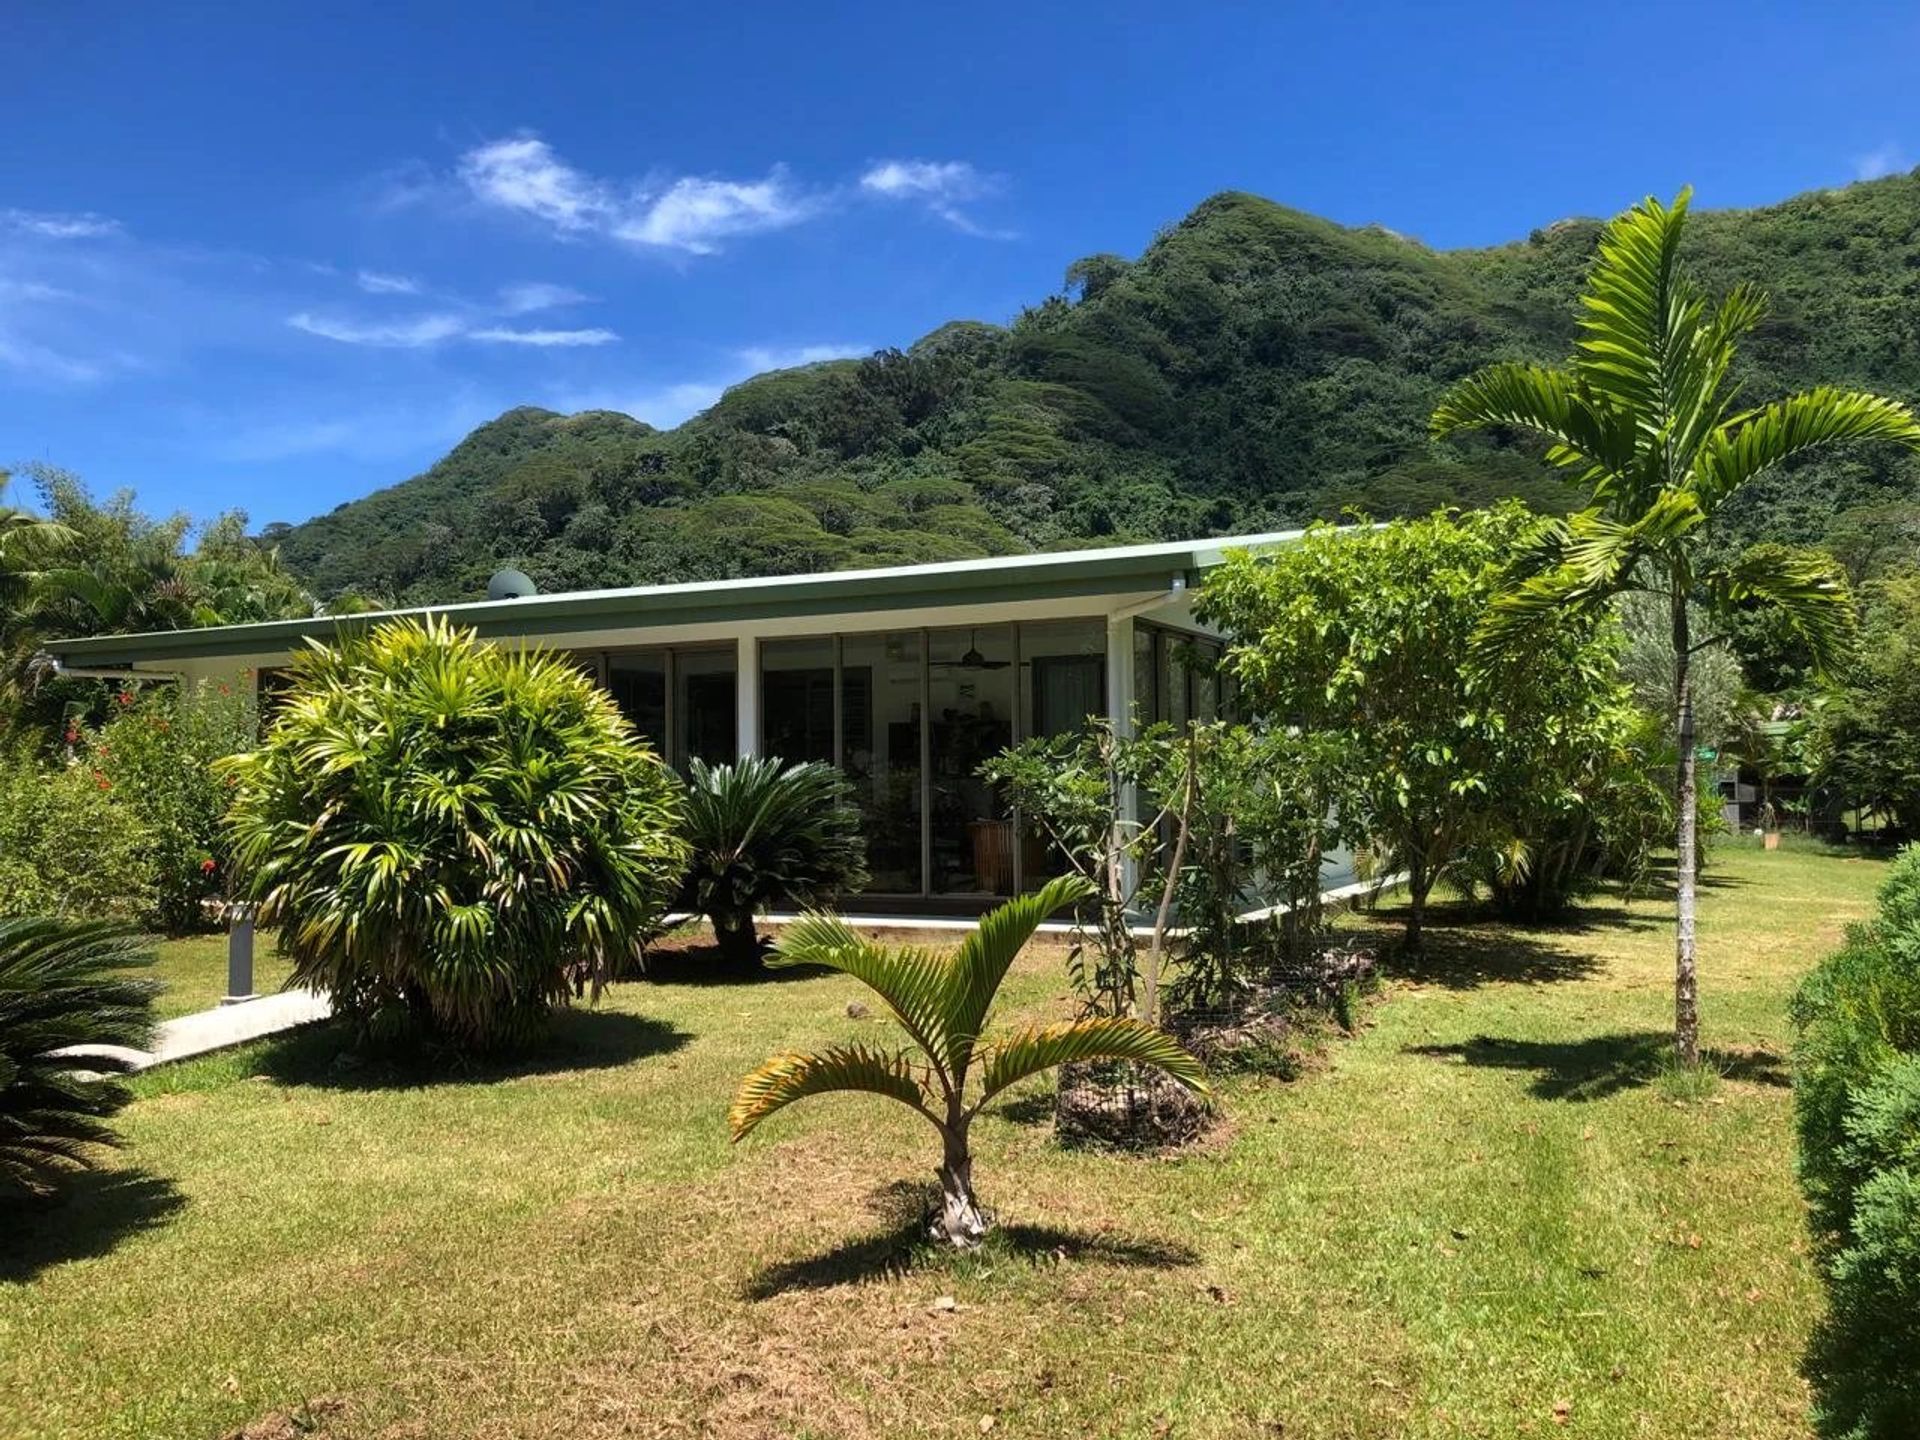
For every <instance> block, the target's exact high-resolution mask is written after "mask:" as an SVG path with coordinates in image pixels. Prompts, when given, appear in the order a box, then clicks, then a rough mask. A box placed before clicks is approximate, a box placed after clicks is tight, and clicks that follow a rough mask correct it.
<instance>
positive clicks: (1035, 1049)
mask: <svg viewBox="0 0 1920 1440" xmlns="http://www.w3.org/2000/svg"><path fill="white" fill-rule="evenodd" d="M1093 893H1094V892H1093V887H1092V886H1091V885H1089V884H1088V883H1087V882H1086V881H1085V880H1083V879H1081V878H1080V877H1079V876H1077V875H1069V876H1062V877H1061V878H1059V879H1057V880H1052V881H1049V882H1048V883H1047V884H1046V885H1044V886H1042V887H1041V888H1040V889H1039V890H1036V891H1034V892H1032V893H1031V894H1027V895H1021V896H1019V897H1017V898H1016V899H1013V900H1009V901H1008V902H1007V903H1006V904H1004V905H1001V906H1000V907H999V908H997V909H995V910H993V911H991V912H989V913H988V914H987V915H986V916H985V917H984V918H983V919H982V920H981V921H980V925H979V927H978V928H977V929H976V930H974V931H973V932H972V933H971V934H970V935H968V936H967V938H966V940H965V941H963V942H962V943H961V945H960V947H959V948H958V949H957V950H955V951H954V953H953V954H952V955H947V956H942V955H936V954H933V953H930V952H928V951H925V950H920V949H915V948H912V947H903V948H897V949H896V948H889V947H886V946H882V945H876V944H874V943H872V942H870V941H867V940H863V939H862V938H861V937H860V936H859V935H856V934H855V933H854V932H853V931H852V930H851V929H849V928H848V927H847V926H846V924H845V923H844V922H842V921H841V920H839V919H838V918H836V917H835V916H831V915H808V916H805V917H804V918H802V919H801V920H800V921H799V922H798V923H796V924H795V925H793V926H792V927H791V928H790V929H789V930H788V931H787V932H786V934H784V935H783V936H781V938H780V941H779V944H778V945H777V946H776V947H775V951H774V958H773V960H772V962H771V963H773V964H775V965H822V966H826V967H828V968H829V969H833V970H840V971H843V972H845V973H846V974H848V975H851V976H853V978H854V979H856V980H858V981H860V982H861V983H862V984H863V985H866V986H867V987H868V988H869V989H871V990H873V991H874V992H875V993H876V994H877V995H879V997H880V998H881V999H882V1000H883V1001H885V1002H886V1005H887V1008H888V1009H889V1010H891V1011H892V1012H893V1015H894V1018H895V1019H896V1020H898V1021H899V1022H900V1025H901V1027H902V1028H903V1029H905V1030H906V1032H907V1037H908V1039H910V1040H911V1041H912V1042H913V1044H912V1046H911V1048H906V1049H883V1048H880V1047H878V1046H872V1045H835V1046H833V1047H832V1048H830V1049H827V1050H823V1051H821V1052H820V1053H819V1054H817V1055H804V1054H787V1055H776V1056H774V1057H773V1058H772V1059H771V1060H769V1061H767V1063H766V1064H764V1065H762V1066H761V1067H760V1068H759V1069H758V1070H756V1071H754V1072H753V1073H752V1074H751V1075H749V1076H747V1078H746V1079H745V1080H743V1081H741V1083H740V1093H739V1094H738V1095H737V1096H736V1097H735V1098H734V1102H733V1108H732V1109H731V1110H729V1111H728V1112H727V1124H728V1126H729V1128H730V1129H731V1130H732V1131H733V1138H734V1139H735V1140H738V1139H740V1138H741V1137H742V1136H744V1135H745V1134H747V1132H748V1131H750V1130H752V1129H753V1127H754V1126H756V1125H758V1124H759V1123H760V1122H761V1121H762V1120H764V1119H766V1118H767V1116H769V1115H771V1114H773V1112H774V1111H776V1110H779V1109H781V1108H782V1107H784V1106H787V1105H791V1104H792V1103H793V1102H794V1101H795V1100H800V1099H804V1098H805V1097H806V1096H808V1095H823V1094H826V1093H828V1092H829V1091H835V1090H847V1091H853V1092H855V1093H859V1094H866V1095H884V1096H886V1097H888V1098H889V1099H892V1100H898V1101H899V1102H900V1103H901V1104H903V1105H905V1106H907V1107H908V1108H909V1109H911V1110H913V1111H914V1112H915V1113H916V1114H918V1115H919V1116H921V1118H923V1119H924V1120H926V1121H927V1123H928V1124H930V1125H932V1126H933V1128H934V1129H935V1130H937V1131H939V1132H940V1146H941V1152H940V1190H941V1208H940V1213H939V1214H938V1215H937V1216H936V1217H935V1218H934V1220H933V1226H932V1234H933V1237H934V1238H935V1239H936V1240H944V1241H946V1242H947V1243H949V1244H952V1245H957V1246H962V1247H970V1246H973V1245H977V1244H979V1243H980V1239H981V1237H982V1236H983V1235H985V1234H986V1231H987V1220H986V1217H985V1216H984V1215H983V1214H982V1213H981V1211H980V1207H979V1204H978V1203H977V1202H976V1201H975V1199H974V1194H973V1154H972V1151H971V1149H970V1148H969V1146H968V1140H967V1132H968V1128H969V1127H970V1126H971V1125H972V1123H973V1117H974V1116H975V1115H978V1114H979V1113H980V1108H981V1107H982V1106H983V1105H985V1104H986V1103H987V1101H989V1100H991V1099H992V1098H993V1097H994V1096H995V1095H998V1094H999V1093H1000V1092H1001V1091H1003V1090H1005V1089H1006V1088H1007V1087H1008V1086H1009V1085H1012V1084H1015V1083H1017V1082H1018V1081H1021V1080H1024V1079H1026V1078H1027V1077H1028V1076H1031V1075H1037V1074H1039V1073H1041V1072H1042V1071H1044V1070H1051V1069H1053V1068H1054V1067H1055V1066H1056V1065H1064V1064H1067V1063H1068V1062H1070V1061H1084V1060H1116V1061H1131V1062H1133V1063H1136V1064H1142V1065H1155V1066H1158V1067H1159V1068H1160V1069H1162V1070H1164V1071H1166V1072H1167V1074H1169V1075H1171V1076H1172V1077H1173V1078H1174V1079H1175V1080H1177V1081H1179V1082H1180V1083H1181V1084H1182V1085H1185V1086H1186V1087H1187V1088H1188V1089H1190V1090H1194V1091H1197V1092H1199V1093H1202V1094H1204V1093H1205V1092H1206V1085H1205V1083H1204V1082H1203V1079H1202V1071H1201V1068H1200V1062H1199V1061H1198V1060H1196V1059H1194V1058H1193V1056H1191V1055H1189V1054H1188V1053H1187V1052H1186V1051H1185V1050H1183V1049H1181V1048H1180V1046H1179V1044H1178V1043H1177V1042H1175V1041H1174V1039H1173V1038H1172V1037H1171V1036H1170V1035H1168V1034H1166V1033H1165V1032H1164V1031H1162V1030H1157V1029H1155V1028H1154V1027H1153V1026H1151V1025H1148V1024H1145V1023H1144V1022H1142V1021H1139V1020H1134V1019H1128V1018H1124V1017H1118V1018H1116V1017H1102V1018H1098V1019H1089V1020H1074V1021H1067V1022H1064V1023H1061V1024H1054V1025H1029V1026H1027V1027H1026V1028H1025V1029H1022V1030H1019V1031H1016V1032H1015V1033H1013V1034H1011V1035H1009V1036H1007V1037H1006V1038H1004V1039H1000V1040H994V1041H987V1040H985V1038H984V1035H985V1031H986V1028H987V1021H988V1018H989V1012H990V1011H991V1010H992V1008H993V1002H994V997H995V995H996V994H997V993H998V991H999V989H1000V982H1001V981H1002V980H1004V979H1005V978H1006V974H1007V970H1008V967H1009V966H1011V965H1012V964H1013V960H1014V957H1015V956H1016V955H1018V954H1019V953H1020V950H1021V948H1022V947H1023V946H1025V945H1026V943H1027V941H1028V940H1029V939H1030V938H1032V936H1033V932H1034V930H1035V928H1036V927H1038V926H1039V924H1040V922H1041V921H1042V920H1044V919H1046V917H1047V916H1049V915H1051V914H1052V913H1053V912H1054V911H1056V910H1059V909H1061V908H1062V907H1064V906H1067V905H1073V904H1077V903H1079V902H1080V901H1082V900H1085V899H1087V898H1089V897H1090V896H1091V895H1092V894H1093ZM976 1063H978V1065H979V1066H980V1084H979V1087H978V1089H977V1091H976V1092H975V1093H974V1094H973V1095H971V1096H969V1094H968V1090H967V1081H968V1077H969V1076H970V1074H971V1073H972V1071H973V1068H974V1066H975V1064H976Z"/></svg>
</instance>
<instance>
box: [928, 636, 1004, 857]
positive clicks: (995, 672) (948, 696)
mask: <svg viewBox="0 0 1920 1440" xmlns="http://www.w3.org/2000/svg"><path fill="white" fill-rule="evenodd" d="M928 643H929V647H930V648H929V664H928V667H927V669H928V694H929V704H930V717H929V734H928V741H929V752H930V753H929V758H930V762H931V765H932V776H931V790H932V793H931V797H930V799H931V804H932V813H931V834H932V852H931V857H930V858H931V860H932V866H933V871H932V875H931V877H930V886H931V889H932V890H933V892H934V893H935V894H967V895H975V894H979V895H1010V894H1012V893H1013V822H1012V821H1011V820H1009V819H1008V818H1007V817H1006V814H1005V812H1004V811H1003V809H1002V807H1001V804H1000V799H999V796H998V795H997V794H996V793H995V791H994V789H993V787H992V786H990V785H988V784H987V782H986V781H984V780H982V779H981V778H980V776H979V774H978V771H979V768H980V764H981V762H982V761H984V760H986V759H988V758H990V757H991V756H994V755H997V754H999V753H1000V752H1001V751H1002V750H1004V749H1006V747H1007V746H1008V745H1010V744H1011V743H1012V742H1013V704H1014V665H1013V627H1012V626H1010V625H994V626H981V627H980V628H978V629H968V630H940V631H935V632H933V634H932V635H930V636H929V637H928Z"/></svg>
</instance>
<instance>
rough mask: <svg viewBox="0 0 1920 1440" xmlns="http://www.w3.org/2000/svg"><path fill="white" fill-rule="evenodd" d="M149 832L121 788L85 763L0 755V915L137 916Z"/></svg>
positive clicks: (142, 912) (148, 870) (147, 904)
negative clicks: (67, 762)
mask: <svg viewBox="0 0 1920 1440" xmlns="http://www.w3.org/2000/svg"><path fill="white" fill-rule="evenodd" d="M153 850H154V845H153V835H152V832H151V831H150V829H149V828H148V826H147V824H146V822H145V821H144V820H143V819H142V817H141V815H140V813H139V811H138V809H137V808H136V807H134V806H131V805H129V804H127V803H126V795H125V791H124V790H122V789H121V788H120V787H119V786H117V785H115V783H114V781H113V780H112V778H111V777H109V776H108V775H107V774H106V773H105V772H104V771H101V770H98V769H96V768H94V767H93V766H91V765H88V764H84V763H82V764H72V765H69V764H65V763H63V762H60V761H47V760H43V759H41V758H40V757H39V756H37V755H34V754H33V753H31V752H30V751H29V750H27V749H26V748H25V747H21V748H17V749H15V750H12V751H8V752H0V916H6V915H72V916H77V917H81V918H87V919H100V918H103V917H104V918H111V919H120V920H129V921H131V920H141V919H145V918H146V916H147V914H148V911H149V910H150V909H151V907H152V902H153V895H154V874H155V870H154V858H153Z"/></svg>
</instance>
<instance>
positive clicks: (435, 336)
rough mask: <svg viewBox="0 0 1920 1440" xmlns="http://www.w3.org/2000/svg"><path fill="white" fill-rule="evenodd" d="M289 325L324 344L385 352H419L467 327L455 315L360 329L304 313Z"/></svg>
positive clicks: (340, 321) (424, 317) (291, 318)
mask: <svg viewBox="0 0 1920 1440" xmlns="http://www.w3.org/2000/svg"><path fill="white" fill-rule="evenodd" d="M287 324H289V325H291V326H292V327H293V328H294V329H296V330H302V331H305V332H306V333H307V334H309V335H318V336H319V337H320V338H321V339H323V340H338V341H339V342H340V343H341V344H343V345H374V346H379V347H382V348H385V349H396V350H418V349H420V348H422V347H423V346H427V345H438V344H439V343H440V342H441V341H443V340H451V339H453V338H454V337H455V336H457V335H459V334H461V333H462V332H463V331H464V330H465V329H466V326H465V325H464V324H463V323H462V322H461V320H460V318H459V317H458V316H456V315H420V316H416V317H415V318H414V319H411V320H400V321H396V322H394V323H392V324H386V325H378V324H376V325H360V324H355V323H354V322H353V321H351V320H334V319H329V318H328V317H327V316H324V315H313V314H309V313H308V312H306V311H304V310H303V311H301V312H300V313H299V314H298V315H290V316H288V317H287Z"/></svg>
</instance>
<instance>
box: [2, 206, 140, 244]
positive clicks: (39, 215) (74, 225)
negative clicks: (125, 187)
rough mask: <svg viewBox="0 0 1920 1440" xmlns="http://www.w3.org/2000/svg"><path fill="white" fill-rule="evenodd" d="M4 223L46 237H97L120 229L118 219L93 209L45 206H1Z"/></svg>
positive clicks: (72, 238)
mask: <svg viewBox="0 0 1920 1440" xmlns="http://www.w3.org/2000/svg"><path fill="white" fill-rule="evenodd" d="M0 225H5V226H6V227H7V228H8V229H11V230H19V231H22V232H24V233H26V234H28V235H38V236H40V237H41V238H42V239H45V240H97V239H100V238H101V237H102V236H106V235H118V234H119V233H120V222H119V221H118V220H114V219H111V218H110V217H108V216H105V215H95V214H93V213H92V212H90V211H82V212H80V213H77V214H61V213H58V212H54V211H45V210H0Z"/></svg>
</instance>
